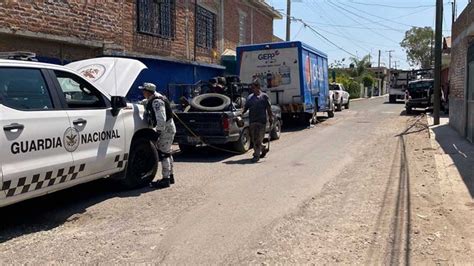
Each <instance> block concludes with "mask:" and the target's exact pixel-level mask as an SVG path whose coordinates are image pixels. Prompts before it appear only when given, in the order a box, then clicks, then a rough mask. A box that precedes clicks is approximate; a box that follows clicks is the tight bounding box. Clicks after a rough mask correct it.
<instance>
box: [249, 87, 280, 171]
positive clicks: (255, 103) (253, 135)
mask: <svg viewBox="0 0 474 266" xmlns="http://www.w3.org/2000/svg"><path fill="white" fill-rule="evenodd" d="M251 89H252V92H253V93H252V94H250V95H249V97H248V98H247V102H246V103H245V107H244V110H243V113H245V112H247V111H250V113H249V120H250V125H249V131H250V139H251V140H252V143H253V149H254V153H253V159H252V161H253V162H258V160H260V156H261V155H262V142H263V139H264V137H265V127H266V124H267V119H268V121H269V122H270V125H271V124H272V123H273V114H272V108H271V103H270V98H269V97H268V95H267V94H266V93H264V92H262V91H261V89H260V83H259V81H258V79H254V80H253V82H252V84H251Z"/></svg>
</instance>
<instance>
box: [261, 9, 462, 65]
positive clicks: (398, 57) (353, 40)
mask: <svg viewBox="0 0 474 266" xmlns="http://www.w3.org/2000/svg"><path fill="white" fill-rule="evenodd" d="M266 2H267V3H268V4H270V5H271V6H273V7H274V8H275V9H277V10H278V11H280V12H282V13H284V14H286V2H287V1H286V0H266ZM451 2H452V0H449V1H448V0H444V14H443V36H450V35H451V21H452V7H451ZM456 3H457V15H458V16H459V15H460V14H461V12H462V11H463V10H464V8H465V7H466V6H467V3H468V0H457V1H456ZM435 4H436V1H435V0H411V1H409V0H399V1H396V0H378V1H377V0H292V5H291V15H292V16H293V17H295V18H296V19H301V20H303V21H304V22H305V23H306V24H308V25H310V26H311V27H312V28H313V30H314V31H316V32H317V33H315V32H314V31H313V30H311V29H310V28H308V27H304V26H303V24H302V23H300V22H297V21H292V23H291V40H292V41H302V42H304V43H307V44H309V45H310V46H312V47H314V48H317V49H318V50H321V51H323V52H325V53H326V54H327V55H328V60H329V63H330V64H331V63H333V62H334V61H335V60H342V59H343V58H345V61H344V63H345V65H346V66H348V64H349V63H350V58H351V57H354V56H356V57H359V58H361V57H363V56H365V55H367V54H370V55H371V61H372V65H373V66H377V63H378V51H379V50H380V51H381V60H380V61H381V65H382V66H387V67H388V65H389V53H388V52H387V51H389V50H393V52H392V67H395V64H396V66H397V68H399V69H400V68H402V69H409V68H412V67H411V66H410V65H409V64H408V62H407V59H406V53H405V51H404V50H403V48H402V47H400V42H401V41H402V40H403V38H404V36H405V32H406V31H407V30H409V29H410V28H411V27H412V26H417V27H425V26H430V27H433V28H434V24H435V11H436V8H435ZM273 31H274V34H275V35H276V36H278V37H280V38H282V39H285V36H286V17H285V16H284V17H283V19H281V20H275V22H274V30H273ZM318 33H319V34H320V35H322V36H323V37H321V36H319V35H318Z"/></svg>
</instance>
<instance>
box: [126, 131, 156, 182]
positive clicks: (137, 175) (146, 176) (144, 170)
mask: <svg viewBox="0 0 474 266" xmlns="http://www.w3.org/2000/svg"><path fill="white" fill-rule="evenodd" d="M157 170H158V151H157V150H156V146H155V145H154V144H153V143H152V142H151V141H150V140H148V139H138V140H135V141H133V142H132V146H131V150H130V159H129V161H128V165H127V170H126V176H125V179H124V180H122V181H121V183H122V185H123V186H124V187H126V188H128V189H133V188H139V187H144V186H147V185H148V184H149V183H150V182H151V181H152V180H153V178H155V175H156V171H157Z"/></svg>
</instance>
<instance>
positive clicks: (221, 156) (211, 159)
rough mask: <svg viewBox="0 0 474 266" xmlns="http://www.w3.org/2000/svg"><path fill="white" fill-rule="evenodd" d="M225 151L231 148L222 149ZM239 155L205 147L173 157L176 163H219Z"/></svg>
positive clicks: (179, 153)
mask: <svg viewBox="0 0 474 266" xmlns="http://www.w3.org/2000/svg"><path fill="white" fill-rule="evenodd" d="M222 148H223V149H229V150H230V148H229V147H222ZM236 155H238V154H235V153H230V152H225V151H222V150H216V149H214V148H211V147H207V146H203V147H196V148H195V149H193V150H192V151H187V152H178V153H177V154H175V155H173V157H174V161H175V162H186V163H217V162H222V161H224V160H226V159H229V158H231V157H233V156H236Z"/></svg>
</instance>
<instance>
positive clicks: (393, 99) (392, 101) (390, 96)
mask: <svg viewBox="0 0 474 266" xmlns="http://www.w3.org/2000/svg"><path fill="white" fill-rule="evenodd" d="M388 101H389V102H390V103H396V102H397V95H389V96H388Z"/></svg>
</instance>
